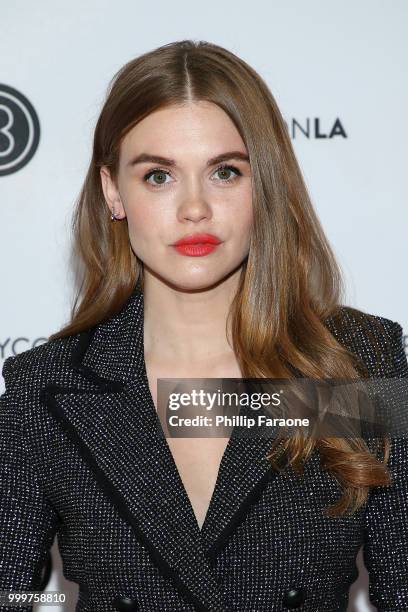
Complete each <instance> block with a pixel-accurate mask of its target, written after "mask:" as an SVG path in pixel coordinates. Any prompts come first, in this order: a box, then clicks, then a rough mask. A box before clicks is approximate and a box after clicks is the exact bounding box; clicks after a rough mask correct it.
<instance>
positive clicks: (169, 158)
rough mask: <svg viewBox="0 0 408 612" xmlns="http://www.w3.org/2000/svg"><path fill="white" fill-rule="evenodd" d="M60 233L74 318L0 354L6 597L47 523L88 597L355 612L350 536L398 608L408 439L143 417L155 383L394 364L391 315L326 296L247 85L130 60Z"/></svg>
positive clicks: (297, 196)
mask: <svg viewBox="0 0 408 612" xmlns="http://www.w3.org/2000/svg"><path fill="white" fill-rule="evenodd" d="M74 232H75V253H76V255H77V256H79V257H80V259H81V261H82V263H83V267H82V282H81V289H80V293H79V294H78V296H77V299H76V301H75V305H74V308H73V312H72V317H71V320H70V322H69V324H68V325H67V326H66V327H64V328H63V329H62V330H61V331H59V332H58V333H56V334H54V335H53V336H51V337H50V338H49V341H48V342H47V343H45V344H43V345H42V346H40V347H37V348H34V349H31V350H29V351H25V352H24V353H21V354H19V355H17V356H14V357H9V358H8V359H7V360H6V361H5V364H4V368H3V375H4V377H5V382H6V392H5V394H4V395H3V396H2V399H1V401H2V406H1V413H0V415H1V432H2V436H1V442H2V448H1V457H2V478H1V493H2V495H1V500H2V501H1V506H0V526H1V532H2V540H3V541H5V542H6V546H3V547H2V552H1V555H2V556H1V565H0V567H1V582H0V586H1V588H2V589H3V590H13V591H17V590H19V591H20V590H30V589H31V590H33V589H35V587H36V585H37V586H38V584H39V582H38V581H39V576H40V572H41V568H42V566H43V563H44V559H45V556H46V551H47V550H48V549H49V547H50V545H51V544H52V541H53V538H54V536H55V534H57V535H58V542H59V548H60V552H61V555H62V558H63V563H64V574H65V576H66V577H67V578H68V579H69V580H72V581H75V582H77V583H78V584H79V599H78V604H77V608H76V609H77V610H79V611H85V610H86V611H90V610H95V611H98V612H103V611H105V610H106V611H108V610H143V611H146V612H154V611H157V612H158V611H160V612H162V611H176V610H177V611H178V610H186V611H187V610H191V611H193V610H201V611H204V610H205V611H226V610H234V611H240V612H241V611H245V612H249V611H251V612H252V611H253V612H263V611H265V612H266V611H270V610H286V609H295V608H299V609H301V610H305V611H309V612H311V611H323V610H324V611H325V612H329V611H335V610H336V611H337V610H346V608H347V601H348V591H349V588H350V585H351V584H352V583H353V581H354V580H355V578H356V576H357V569H356V565H355V559H356V555H357V552H358V550H359V548H360V546H361V545H363V544H364V558H365V563H366V565H367V568H368V570H369V574H370V598H371V601H372V603H373V604H374V605H375V606H377V609H378V610H382V611H385V610H387V611H389V610H407V609H408V581H407V578H406V576H408V560H407V559H408V555H407V552H408V544H407V542H408V539H407V538H408V524H407V520H406V514H407V512H406V511H407V510H408V460H407V443H406V440H405V439H400V438H396V439H392V440H390V439H389V438H388V437H387V436H385V437H384V440H383V445H382V444H381V445H379V447H378V448H377V449H374V447H373V448H371V446H370V445H369V444H368V442H369V441H368V440H364V439H362V438H355V439H351V438H347V437H328V438H320V439H313V438H311V437H310V438H307V439H299V438H298V437H296V436H290V437H288V438H286V439H284V440H283V442H282V440H281V441H279V444H276V441H273V444H272V443H271V442H272V441H271V440H270V439H268V438H262V439H259V438H256V437H247V438H243V437H238V436H236V435H234V433H233V435H232V436H231V437H230V438H225V437H224V438H222V437H217V436H214V437H211V438H197V439H191V438H190V439H189V438H172V439H170V438H169V439H168V440H166V438H164V437H163V436H162V435H160V428H159V427H157V425H158V422H157V418H158V415H157V397H156V389H157V379H158V378H224V377H225V378H237V377H238V378H250V377H252V378H281V379H293V378H295V377H310V378H313V379H324V378H337V377H345V378H351V379H353V378H364V377H365V378H367V377H389V378H394V377H395V378H400V379H402V378H404V377H407V376H408V365H407V360H406V357H405V354H404V352H403V346H402V329H401V326H400V325H399V324H398V323H395V322H393V321H391V320H389V319H386V318H382V317H379V316H375V315H372V314H368V313H364V312H362V311H359V310H356V309H353V308H351V307H347V306H345V305H342V303H341V296H342V287H341V275H340V272H339V269H338V267H337V265H336V262H335V259H334V257H333V254H332V251H331V249H330V246H329V244H328V242H327V240H326V238H325V236H324V233H323V230H322V228H321V226H320V224H319V221H318V219H317V217H316V214H315V212H314V210H313V207H312V205H311V202H310V199H309V196H308V193H307V189H306V187H305V184H304V182H303V179H302V176H301V172H300V170H299V167H298V164H297V162H296V159H295V156H294V153H293V150H292V146H291V143H290V139H289V137H288V134H287V131H286V127H285V124H284V121H283V119H282V116H281V114H280V112H279V109H278V108H277V105H276V103H275V101H274V98H273V97H272V95H271V93H270V91H269V90H268V88H267V86H266V84H265V83H264V82H263V80H262V79H261V78H260V77H259V75H258V74H257V73H256V72H255V71H254V70H253V69H252V68H251V67H249V66H248V65H247V64H246V63H245V62H244V61H242V60H241V59H239V58H237V57H236V56H235V55H233V54H232V53H231V52H229V51H227V50H225V49H223V48H221V47H219V46H216V45H213V44H209V43H207V42H198V43H196V42H192V41H181V42H175V43H172V44H168V45H165V46H163V47H160V48H158V49H155V50H154V51H152V52H150V53H146V54H145V55H142V56H140V57H138V58H137V59H135V60H132V61H131V62H129V63H128V64H126V65H125V66H124V67H123V68H122V69H121V70H120V71H119V72H118V74H117V75H115V79H114V80H113V82H112V83H111V86H110V89H109V93H108V96H107V99H106V101H105V104H104V106H103V109H102V111H101V114H100V117H99V119H98V122H97V125H96V130H95V136H94V148H93V157H92V160H91V163H90V167H89V171H88V174H87V177H86V180H85V183H84V186H83V189H82V192H81V194H80V198H79V200H78V206H77V209H76V211H75V219H74ZM203 234H204V236H203ZM209 234H210V236H208V235H209ZM197 236H198V238H197ZM182 239H184V241H183V240H182ZM194 239H195V240H196V241H197V240H198V241H199V242H200V243H205V244H204V246H203V244H201V246H199V245H197V244H196V245H195V246H194V244H193V245H192V244H191V241H194ZM180 240H181V242H182V244H181V245H180V244H179V242H180ZM186 242H187V246H186V244H185V243H186ZM79 297H80V300H79V302H78V299H79ZM282 457H284V458H285V461H283V462H282V461H281V459H282ZM302 468H304V469H303V475H302ZM387 485H388V486H387ZM390 485H392V486H390ZM13 609H15V608H13Z"/></svg>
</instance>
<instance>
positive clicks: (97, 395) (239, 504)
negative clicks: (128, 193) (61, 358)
mask: <svg viewBox="0 0 408 612" xmlns="http://www.w3.org/2000/svg"><path fill="white" fill-rule="evenodd" d="M143 311H144V302H143V294H142V292H141V291H140V290H139V289H138V287H136V289H135V290H134V292H133V293H132V294H131V296H130V298H129V300H128V301H127V303H126V304H125V306H124V307H123V308H122V310H121V311H120V312H119V313H118V314H117V315H115V316H113V317H111V318H110V319H109V320H108V321H106V322H104V323H101V324H99V325H97V326H96V327H95V328H93V329H91V330H89V331H86V332H83V333H82V334H80V337H79V339H78V343H77V345H76V349H75V351H74V353H73V354H72V360H71V363H72V367H73V369H74V370H75V371H76V372H79V373H80V374H81V375H82V376H83V377H85V378H86V379H87V381H90V382H92V383H93V388H92V389H91V390H90V389H89V382H88V384H87V388H86V389H83V388H78V387H75V388H67V387H63V386H58V385H48V386H47V387H46V388H45V389H44V390H43V394H42V397H43V401H44V402H45V404H46V405H47V407H48V409H49V410H50V412H51V414H52V415H53V417H54V418H55V419H56V420H57V421H58V422H59V423H60V425H61V427H62V428H63V429H64V431H65V432H66V433H67V434H68V436H69V438H70V439H71V441H72V442H73V443H74V444H75V445H76V446H77V448H78V450H79V452H80V454H81V456H82V457H83V459H84V460H85V461H86V463H87V464H88V466H89V467H90V469H91V470H92V472H93V474H94V477H95V478H96V479H97V481H98V483H99V485H100V487H101V488H102V490H103V491H104V492H105V493H106V495H107V497H108V498H109V499H110V500H111V502H112V503H113V504H114V505H115V507H116V508H117V510H118V512H119V513H120V515H121V516H122V518H123V519H124V520H126V521H127V522H128V523H129V524H130V525H131V527H132V528H133V530H134V531H135V533H136V535H137V536H138V538H139V539H140V541H142V542H143V544H144V545H145V546H146V548H147V549H148V551H149V552H150V554H151V557H152V559H153V561H154V562H155V563H156V564H157V565H158V566H159V567H160V569H161V571H162V572H163V573H164V574H165V575H167V576H168V577H169V578H170V579H171V580H173V582H174V583H175V585H176V586H177V587H178V588H179V590H180V591H181V592H182V593H183V594H184V596H185V598H186V600H187V601H189V602H191V603H193V604H194V605H195V606H196V607H197V609H198V610H203V611H204V610H208V609H211V610H214V611H215V610H226V607H225V604H224V603H223V597H222V593H221V590H220V587H219V586H218V584H217V582H216V579H215V575H214V574H213V572H212V568H211V565H212V563H213V562H214V560H215V556H216V554H217V552H218V550H219V549H220V548H221V547H222V546H224V545H225V543H226V541H227V538H228V536H229V535H230V533H231V532H232V531H233V529H234V528H235V527H236V526H237V524H238V523H239V522H240V521H241V520H243V518H244V516H245V514H246V512H248V510H249V509H250V507H251V504H253V503H254V502H255V501H256V499H257V498H258V497H259V496H260V495H261V493H262V490H263V489H264V487H265V486H266V485H267V483H268V482H269V481H270V480H271V479H273V478H275V477H276V476H277V474H276V472H274V471H273V470H272V469H271V467H270V464H269V463H268V461H267V460H266V458H265V455H266V454H267V452H268V449H269V447H270V445H271V439H270V438H269V439H268V438H248V437H242V436H240V435H239V434H240V428H239V427H235V428H234V429H233V432H232V435H231V437H230V440H229V442H228V445H227V447H226V450H225V452H224V455H223V458H222V461H221V464H220V469H219V473H218V478H217V482H216V485H215V490H214V493H213V497H212V499H211V503H210V506H209V508H208V512H207V516H206V519H205V522H204V525H203V528H202V530H201V532H200V530H199V527H198V524H197V521H196V519H195V515H194V512H193V508H192V506H191V503H190V500H189V498H188V496H187V493H186V490H185V488H184V485H183V483H182V480H181V478H180V475H179V472H178V470H177V466H176V464H175V462H174V459H173V456H172V453H171V450H170V447H169V445H168V443H167V440H166V438H165V437H164V434H163V429H162V426H161V423H160V420H159V417H158V415H157V413H156V409H155V406H154V403H153V399H152V397H151V393H150V390H149V386H148V379H147V374H146V366H145V361H144V344H143V316H144V312H143Z"/></svg>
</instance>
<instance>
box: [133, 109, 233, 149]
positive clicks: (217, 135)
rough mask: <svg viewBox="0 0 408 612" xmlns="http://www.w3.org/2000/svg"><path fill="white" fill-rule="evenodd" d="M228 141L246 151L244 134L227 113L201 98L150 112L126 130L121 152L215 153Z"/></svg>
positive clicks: (230, 145)
mask: <svg viewBox="0 0 408 612" xmlns="http://www.w3.org/2000/svg"><path fill="white" fill-rule="evenodd" d="M227 145H228V148H232V149H238V148H240V149H242V150H243V151H245V146H244V143H243V141H242V139H241V136H240V134H239V132H238V130H237V128H236V126H235V125H234V123H233V121H232V120H231V119H230V117H229V116H228V115H227V113H226V112H225V111H224V110H223V109H222V108H220V107H219V106H217V105H216V104H213V103H211V102H205V101H199V102H188V103H186V104H183V105H172V106H168V107H165V108H161V109H158V110H156V111H154V112H152V113H150V114H149V115H148V116H147V117H145V118H144V119H142V121H140V122H139V123H138V124H137V125H135V126H134V127H133V128H132V129H131V130H130V131H129V132H128V133H127V134H126V136H125V137H124V139H123V141H122V144H121V153H122V155H123V156H125V157H126V156H127V155H130V154H132V155H133V154H134V153H137V152H141V151H142V150H143V151H144V150H146V149H147V150H149V151H152V152H154V153H157V154H161V155H164V156H169V157H174V156H175V155H176V152H177V153H179V154H180V155H181V156H182V155H183V154H186V153H188V152H192V151H194V152H200V151H201V152H202V153H203V154H205V155H207V154H210V155H211V154H212V153H214V150H218V149H220V147H221V148H222V149H224V148H225V147H226V146H227ZM210 151H211V153H210ZM216 152H217V151H216Z"/></svg>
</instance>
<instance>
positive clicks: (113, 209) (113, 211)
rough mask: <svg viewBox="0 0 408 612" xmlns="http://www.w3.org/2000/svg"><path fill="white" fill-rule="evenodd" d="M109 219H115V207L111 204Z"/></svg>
mask: <svg viewBox="0 0 408 612" xmlns="http://www.w3.org/2000/svg"><path fill="white" fill-rule="evenodd" d="M111 220H112V221H116V215H115V207H114V206H112V213H111Z"/></svg>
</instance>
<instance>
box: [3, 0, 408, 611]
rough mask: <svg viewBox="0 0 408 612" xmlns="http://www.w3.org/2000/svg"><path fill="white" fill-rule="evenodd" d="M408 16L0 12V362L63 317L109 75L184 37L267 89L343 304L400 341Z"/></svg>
mask: <svg viewBox="0 0 408 612" xmlns="http://www.w3.org/2000/svg"><path fill="white" fill-rule="evenodd" d="M407 18H408V3H407V2H406V0H394V1H393V2H392V3H386V2H384V0H349V1H348V2H347V1H346V2H345V1H344V0H343V2H336V1H331V2H328V1H327V0H307V1H305V2H302V3H300V2H294V1H293V0H268V1H265V2H261V1H260V0H252V1H251V2H234V3H225V4H222V3H221V4H220V3H218V2H215V1H213V0H207V1H206V2H205V3H201V4H198V3H197V2H196V3H192V2H187V1H185V0H179V1H175V2H172V3H168V2H164V1H163V0H156V2H155V3H154V4H150V3H147V2H144V3H141V2H138V3H136V2H134V1H133V2H132V1H130V0H119V1H117V2H114V3H112V2H110V1H108V0H98V1H96V0H87V2H80V1H79V0H71V1H70V2H59V3H56V2H55V1H53V0H37V1H36V2H31V3H28V2H25V1H23V0H14V1H13V2H12V3H8V2H3V3H2V7H1V17H0V19H1V34H2V35H1V37H0V63H1V77H0V189H1V192H0V207H1V216H0V249H1V250H0V258H1V259H0V261H1V271H2V275H1V286H2V295H1V297H2V299H1V301H0V350H1V353H0V365H1V364H2V361H3V360H4V359H5V358H6V357H8V356H9V355H13V354H15V353H19V352H21V351H24V350H27V349H29V348H31V347H32V346H35V345H36V344H38V343H41V342H43V341H44V339H45V338H46V336H48V335H49V334H51V333H53V332H54V331H56V330H57V329H58V328H59V327H61V326H62V324H63V323H65V322H66V320H67V317H68V313H69V309H70V304H71V300H72V296H73V274H72V268H71V265H72V262H70V261H69V241H70V229H69V224H70V220H71V214H72V209H73V204H74V200H75V198H76V197H77V195H78V192H79V189H80V186H81V183H82V181H83V179H84V176H85V171H86V168H87V164H88V162H89V159H90V155H91V138H92V131H93V128H94V125H95V122H96V119H97V116H98V113H99V110H100V107H101V103H102V100H103V98H104V95H105V90H106V87H107V84H108V81H109V79H110V78H111V77H112V76H113V74H114V73H115V72H116V70H118V69H119V67H120V66H122V65H123V64H124V63H125V62H127V61H128V60H130V59H131V58H133V57H135V56H136V55H139V54H141V53H143V52H145V51H147V50H150V49H152V48H155V47H157V46H159V45H161V44H164V43H168V42H171V41H174V40H180V39H184V38H192V39H196V40H199V39H203V40H208V41H211V42H215V43H217V44H220V45H222V46H225V47H227V48H228V49H230V50H231V51H233V52H235V53H236V54H238V55H239V56H240V57H242V58H243V59H245V60H246V61H247V62H248V63H250V64H251V65H252V66H253V67H254V68H255V69H256V70H257V71H258V72H259V73H260V74H261V76H262V77H263V78H264V79H265V80H266V81H267V83H268V85H269V87H270V88H271V91H272V93H273V95H274V96H275V98H276V100H277V103H278V105H279V106H280V108H281V111H282V113H283V115H284V117H285V120H286V121H287V124H288V129H289V130H290V133H291V137H292V142H293V146H294V148H295V151H296V154H297V157H298V160H299V162H300V165H301V168H302V170H303V173H304V176H305V179H306V182H307V185H308V187H309V191H310V193H311V196H312V200H313V202H314V205H315V207H316V209H317V212H318V214H319V216H320V219H321V220H322V223H323V226H324V228H325V230H326V233H327V236H328V238H329V240H330V242H331V244H332V246H333V248H334V251H335V253H336V254H337V257H338V260H339V262H340V264H341V266H342V269H343V271H344V275H345V278H346V285H347V290H348V300H347V302H348V303H349V304H350V305H352V306H356V307H357V308H361V309H363V310H365V311H367V312H371V313H373V314H377V315H381V316H384V317H387V318H389V319H392V320H393V321H398V322H399V323H400V324H401V325H402V326H403V328H404V332H405V334H407V330H408V313H407V310H406V303H407V297H408V296H407V292H408V286H407V283H406V281H405V275H404V273H405V266H404V263H405V258H406V241H405V238H406V232H407V221H408V209H407V187H406V161H407V156H406V143H407V142H408V127H407V122H406V119H405V118H406V109H407V108H408V86H407V77H406V75H407V74H408V53H407V51H408V49H407V46H408V43H407V37H406V29H407ZM36 117H37V118H38V121H39V124H38V126H37V125H36V121H35V119H36ZM13 118H14V120H15V123H14V128H17V127H18V129H15V132H14V134H13V128H12V127H10V128H7V125H11V123H12V122H13ZM10 122H11V123H10ZM299 126H300V127H299ZM308 126H309V132H307V128H308ZM334 126H337V128H339V129H337V130H336V129H335V130H334V133H332V132H333V127H334ZM12 136H13V137H12ZM405 338H407V336H405ZM0 386H1V388H0V393H2V392H3V390H4V382H3V380H2V379H1V377H0ZM52 552H53V561H54V570H53V573H52V577H51V580H50V582H49V584H48V587H47V588H48V589H51V590H52V589H61V590H65V591H66V592H67V594H68V595H69V596H70V598H71V603H70V605H68V606H66V607H65V610H66V611H71V610H74V609H75V603H76V593H77V589H76V585H73V584H72V583H67V582H66V581H64V579H63V577H62V575H61V565H60V564H61V560H60V558H59V556H58V553H57V546H56V543H54V546H53V550H52ZM358 559H359V568H360V576H359V579H358V581H357V582H356V583H355V584H354V585H353V587H352V589H351V596H350V606H349V612H350V611H352V610H353V611H358V612H367V610H374V609H375V608H373V607H371V606H370V605H369V604H368V603H367V602H368V598H367V594H366V592H367V574H366V571H365V568H364V567H363V565H362V562H361V550H360V553H359V558H358ZM38 609H40V608H38ZM59 609H60V608H58V610H59ZM42 610H44V612H54V610H53V609H52V608H51V607H49V606H48V607H43V608H42ZM55 611H57V608H56V609H55Z"/></svg>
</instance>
